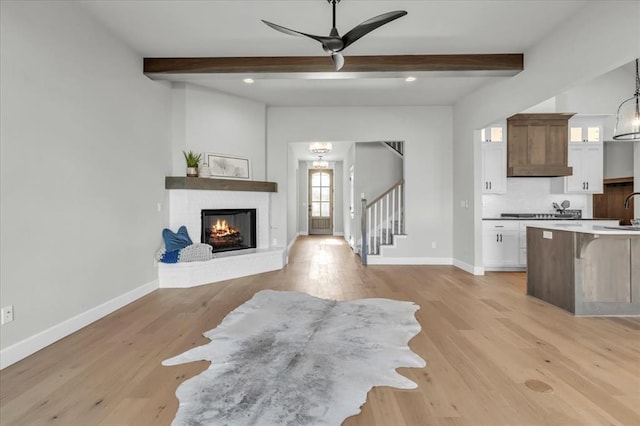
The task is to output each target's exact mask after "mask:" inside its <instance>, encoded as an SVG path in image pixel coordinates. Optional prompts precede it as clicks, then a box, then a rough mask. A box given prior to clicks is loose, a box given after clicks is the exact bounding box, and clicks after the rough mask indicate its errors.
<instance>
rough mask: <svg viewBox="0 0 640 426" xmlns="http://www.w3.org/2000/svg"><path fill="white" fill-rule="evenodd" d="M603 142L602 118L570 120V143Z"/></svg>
mask: <svg viewBox="0 0 640 426" xmlns="http://www.w3.org/2000/svg"><path fill="white" fill-rule="evenodd" d="M599 142H602V122H601V121H600V120H598V121H595V120H588V119H580V118H578V119H571V120H569V143H599Z"/></svg>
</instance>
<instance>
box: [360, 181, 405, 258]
mask: <svg viewBox="0 0 640 426" xmlns="http://www.w3.org/2000/svg"><path fill="white" fill-rule="evenodd" d="M360 225H361V236H362V243H361V258H362V264H363V265H366V264H367V263H366V262H367V255H369V254H372V255H376V254H380V245H382V244H392V243H393V236H394V235H398V234H404V180H400V181H399V182H397V183H396V184H395V185H393V186H392V187H391V188H389V189H388V190H387V191H385V192H384V193H382V194H381V195H379V196H378V197H376V198H375V199H374V200H373V201H371V202H370V203H367V200H366V199H364V198H363V199H362V217H361V220H360Z"/></svg>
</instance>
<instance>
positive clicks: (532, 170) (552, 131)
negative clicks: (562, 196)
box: [507, 113, 574, 177]
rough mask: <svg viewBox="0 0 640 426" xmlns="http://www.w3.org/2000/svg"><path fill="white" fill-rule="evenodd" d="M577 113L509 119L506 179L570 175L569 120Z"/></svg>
mask: <svg viewBox="0 0 640 426" xmlns="http://www.w3.org/2000/svg"><path fill="white" fill-rule="evenodd" d="M573 115H574V114H570V113H561V114H560V113H557V114H516V115H513V116H511V117H509V118H507V176H510V177H516V176H528V177H534V176H571V174H572V172H573V168H572V167H569V166H568V163H567V155H568V136H569V119H570V118H571V117H572V116H573Z"/></svg>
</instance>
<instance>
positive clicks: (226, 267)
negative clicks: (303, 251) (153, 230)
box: [158, 189, 286, 288]
mask: <svg viewBox="0 0 640 426" xmlns="http://www.w3.org/2000/svg"><path fill="white" fill-rule="evenodd" d="M244 208H251V209H253V208H254V209H256V247H257V248H256V249H249V250H238V251H237V252H229V253H224V254H217V253H215V254H214V258H213V259H211V260H209V261H206V262H185V263H176V264H165V263H160V264H158V281H159V285H160V287H161V288H186V287H194V286H197V285H202V284H208V283H213V282H219V281H224V280H228V279H232V278H239V277H243V276H247V275H253V274H259V273H262V272H268V271H273V270H278V269H282V268H283V267H284V265H285V263H286V256H285V250H284V249H283V248H281V247H275V248H273V247H272V248H270V247H269V193H268V192H253V191H216V190H191V189H184V190H183V189H172V190H169V227H170V228H171V230H173V231H174V232H175V231H177V230H178V228H179V227H180V226H182V225H185V226H186V227H187V231H188V232H189V236H190V237H191V239H192V240H193V241H194V242H200V232H201V228H200V220H201V211H202V210H205V209H244Z"/></svg>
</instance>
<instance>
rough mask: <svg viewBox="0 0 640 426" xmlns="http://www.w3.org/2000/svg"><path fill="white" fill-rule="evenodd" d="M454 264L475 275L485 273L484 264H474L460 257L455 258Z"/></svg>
mask: <svg viewBox="0 0 640 426" xmlns="http://www.w3.org/2000/svg"><path fill="white" fill-rule="evenodd" d="M453 266H455V267H456V268H460V269H462V270H463V271H466V272H468V273H470V274H473V275H484V266H473V265H470V264H468V263H465V262H463V261H461V260H458V259H453Z"/></svg>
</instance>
